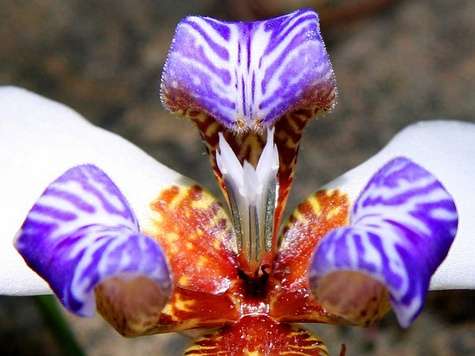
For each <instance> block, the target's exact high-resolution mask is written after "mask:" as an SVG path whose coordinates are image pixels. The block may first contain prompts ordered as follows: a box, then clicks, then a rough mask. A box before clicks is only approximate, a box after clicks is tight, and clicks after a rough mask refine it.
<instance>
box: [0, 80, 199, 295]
mask: <svg viewBox="0 0 475 356" xmlns="http://www.w3.org/2000/svg"><path fill="white" fill-rule="evenodd" d="M83 163H92V164H95V165H97V166H98V167H100V168H101V169H103V170H104V171H105V172H106V173H107V174H108V175H109V176H110V177H111V178H112V180H113V181H114V182H115V183H116V184H117V186H118V187H119V189H120V190H121V191H122V193H123V194H124V195H125V197H126V198H127V199H128V201H129V203H130V205H131V207H132V209H133V210H134V211H135V213H136V215H137V217H138V219H139V222H140V221H143V219H145V217H146V216H147V214H148V212H147V207H148V205H149V203H150V202H151V200H152V199H153V198H154V197H155V196H156V195H157V194H158V193H159V192H160V190H161V188H162V187H164V186H167V185H171V184H181V183H190V181H188V180H187V179H186V178H184V177H183V176H181V175H179V174H178V173H176V172H174V171H172V170H170V169H169V168H167V167H165V166H163V165H162V164H160V163H158V162H157V161H155V160H154V159H153V158H152V157H150V156H148V155H147V154H146V153H144V152H143V151H141V150H140V149H139V148H137V147H136V146H134V145H133V144H131V143H130V142H128V141H126V140H124V139H123V138H121V137H119V136H117V135H115V134H112V133H110V132H107V131H105V130H103V129H100V128H98V127H95V126H93V125H91V124H90V123H89V122H88V121H86V120H85V119H84V118H82V117H81V116H80V115H79V114H77V113H76V112H75V111H73V110H71V109H70V108H68V107H66V106H64V105H62V104H59V103H57V102H54V101H51V100H48V99H45V98H43V97H41V96H39V95H37V94H34V93H31V92H28V91H26V90H24V89H20V88H15V87H0V221H1V223H0V294H10V295H32V294H43V293H50V289H49V287H48V286H47V284H46V283H45V282H44V281H43V280H42V279H41V278H40V277H38V276H37V275H36V274H35V273H34V272H33V271H32V270H30V268H29V267H28V266H27V265H26V264H25V262H24V261H23V259H22V258H21V256H20V255H19V254H18V252H17V251H16V250H15V249H14V247H13V239H14V237H15V234H16V232H17V231H18V229H19V228H20V226H21V224H22V223H23V220H24V219H25V217H26V215H27V213H28V211H29V210H30V209H31V207H32V206H33V204H34V203H35V201H36V199H38V197H39V196H40V195H41V193H42V192H43V191H44V189H45V188H46V187H47V186H48V184H49V183H51V182H52V181H53V180H54V179H56V178H57V177H59V176H60V175H61V174H62V173H64V172H65V171H66V170H67V169H68V168H71V167H73V166H75V165H79V164H83Z"/></svg>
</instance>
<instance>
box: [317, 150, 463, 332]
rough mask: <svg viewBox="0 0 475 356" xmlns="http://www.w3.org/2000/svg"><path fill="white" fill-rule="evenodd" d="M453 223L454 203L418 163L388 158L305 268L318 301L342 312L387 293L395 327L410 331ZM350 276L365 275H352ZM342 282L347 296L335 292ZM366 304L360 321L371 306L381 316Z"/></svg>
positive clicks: (449, 240)
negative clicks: (345, 223)
mask: <svg viewBox="0 0 475 356" xmlns="http://www.w3.org/2000/svg"><path fill="white" fill-rule="evenodd" d="M457 224H458V217H457V210H456V207H455V204H454V202H453V200H452V197H451V196H450V194H449V193H448V192H447V191H446V190H445V189H444V187H443V186H442V184H441V183H440V182H439V181H437V179H436V178H435V177H434V176H432V175H431V174H430V173H429V172H428V171H426V170H425V169H424V168H422V167H420V166H419V165H417V164H416V163H414V162H412V161H410V160H408V159H406V158H402V157H400V158H396V159H393V160H392V161H390V162H389V163H387V164H386V165H385V166H384V167H383V168H381V169H380V170H379V171H378V172H377V173H376V174H375V175H374V176H373V177H372V178H371V180H370V181H369V183H368V185H367V186H366V187H365V188H364V190H363V192H362V193H361V194H360V196H359V197H358V199H357V201H356V203H355V204H354V206H353V210H352V214H351V223H350V225H349V226H348V227H343V228H339V229H335V230H333V231H332V232H330V233H329V234H328V235H327V236H326V237H325V238H324V239H323V240H322V241H321V243H320V245H319V246H318V247H317V249H316V252H315V254H314V256H313V259H312V262H311V269H310V283H311V287H312V290H313V291H314V294H315V295H316V297H317V298H320V299H322V301H323V304H325V301H330V300H332V301H331V302H329V304H331V306H330V309H334V310H333V311H335V312H336V313H337V314H345V312H343V309H345V308H346V307H348V306H350V305H353V307H355V308H358V307H361V305H360V304H361V303H371V302H375V301H376V297H377V296H378V298H379V296H383V295H384V293H381V292H382V291H381V288H383V289H384V288H385V289H387V291H388V292H389V295H390V301H391V304H392V306H393V309H394V311H395V313H396V315H397V317H398V320H399V323H400V324H401V326H403V327H407V326H409V324H410V323H411V322H412V321H413V320H414V319H415V317H416V316H417V315H418V314H419V312H420V311H421V309H422V307H423V304H424V299H425V296H426V294H427V291H428V288H429V282H430V278H431V276H432V274H433V273H434V272H435V270H436V269H437V267H438V266H439V265H440V264H441V262H442V261H443V260H444V258H445V257H446V255H447V253H448V251H449V248H450V246H451V244H452V241H453V239H454V237H455V234H456V231H457ZM354 272H361V274H362V275H360V276H358V277H356V278H353V277H355V276H356V275H355V274H354ZM358 275H359V274H358ZM368 277H372V278H368ZM343 281H346V282H347V284H346V286H348V290H349V291H350V292H348V293H347V292H346V290H342V289H339V290H338V291H337V290H336V289H335V286H336V285H340V286H341V285H343ZM350 283H354V284H353V285H352V284H350ZM356 284H359V286H356ZM362 286H363V287H362ZM383 286H384V287H383ZM331 290H334V292H335V293H332V292H330V291H331ZM332 294H333V295H332ZM337 294H338V295H337ZM373 297H374V298H373ZM372 298H373V300H372ZM350 299H351V300H350ZM380 302H381V303H383V302H384V301H382V300H381V301H380ZM373 304H374V303H373ZM364 307H365V306H364ZM367 307H368V308H367V310H363V311H362V314H363V316H368V315H367V314H368V309H371V310H370V311H369V312H374V313H378V312H379V311H380V309H378V307H375V306H374V305H373V306H369V304H368V305H367ZM341 316H343V317H345V315H341Z"/></svg>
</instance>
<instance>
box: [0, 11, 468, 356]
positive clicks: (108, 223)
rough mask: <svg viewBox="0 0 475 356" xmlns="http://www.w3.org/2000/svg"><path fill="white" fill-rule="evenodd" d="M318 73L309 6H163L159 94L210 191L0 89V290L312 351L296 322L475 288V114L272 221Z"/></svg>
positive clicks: (377, 315) (431, 125)
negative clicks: (271, 14)
mask: <svg viewBox="0 0 475 356" xmlns="http://www.w3.org/2000/svg"><path fill="white" fill-rule="evenodd" d="M335 83H336V82H335V78H334V75H333V71H332V67H331V63H330V61H329V57H328V54H327V52H326V49H325V46H324V43H323V41H322V38H321V35H320V28H319V22H318V16H317V14H316V13H315V12H313V11H311V10H300V11H296V12H293V13H291V14H289V15H285V16H281V17H277V18H274V19H270V20H266V21H258V22H249V23H246V22H235V23H229V22H222V21H218V20H215V19H212V18H208V17H187V18H185V19H184V20H182V21H181V22H180V23H179V25H178V27H177V30H176V33H175V37H174V39H173V42H172V45H171V49H170V51H169V55H168V59H167V62H166V65H165V68H164V72H163V77H162V83H161V99H162V102H163V104H164V105H165V107H166V108H168V109H169V110H170V111H171V112H173V113H178V114H181V115H183V116H185V117H188V118H190V119H191V120H193V122H194V123H195V124H196V126H197V127H198V129H199V132H200V134H201V136H202V139H203V141H204V143H205V145H206V148H207V151H208V153H209V157H210V161H211V166H212V169H213V172H214V174H215V176H216V179H217V181H218V183H219V186H220V187H221V189H222V191H223V193H224V197H225V202H226V204H224V205H222V204H220V203H219V201H218V200H217V199H216V198H215V197H213V196H212V195H211V194H210V193H209V192H207V191H206V190H205V189H204V188H203V187H201V186H199V185H198V184H196V183H194V182H192V181H191V180H189V179H187V178H185V177H183V176H181V175H179V174H178V173H176V172H174V171H172V170H170V169H168V168H167V167H165V166H163V165H162V164H160V163H158V162H156V161H155V160H154V159H152V158H151V157H149V156H147V154H145V153H144V152H142V151H141V150H140V149H138V148H136V147H135V146H133V145H132V144H130V143H128V142H127V141H125V140H123V139H122V138H120V137H118V136H116V135H114V134H112V133H109V132H107V131H104V130H102V129H100V128H97V127H94V126H92V125H91V124H89V123H88V122H87V121H86V120H84V119H83V118H82V117H81V116H80V115H78V114H77V113H75V112H74V111H72V110H71V109H69V108H67V107H65V106H63V105H61V104H59V103H56V102H53V101H50V100H48V99H45V98H42V97H40V96H38V95H36V94H33V93H30V92H27V91H25V90H23V89H18V88H13V87H5V88H2V89H0V112H1V117H0V145H1V147H2V150H1V152H0V158H1V167H2V174H1V183H2V184H1V185H0V196H1V199H2V200H1V202H0V208H1V216H2V223H1V224H0V236H1V244H2V245H1V248H0V261H1V262H0V263H1V264H2V269H1V273H0V291H1V292H2V293H3V294H11V295H25V294H42V293H48V292H50V291H52V292H54V293H55V294H56V296H57V297H58V299H59V300H60V302H61V303H62V304H63V306H64V307H65V308H66V309H68V310H69V311H71V312H73V313H75V314H77V315H79V316H92V315H94V313H95V311H96V310H97V311H98V312H99V313H100V314H101V315H102V316H103V317H104V318H105V319H106V320H107V321H108V322H109V323H110V324H111V325H112V326H113V327H114V328H115V329H116V330H117V331H118V332H119V333H121V334H122V335H124V336H138V335H146V334H154V333H165V332H172V331H177V332H181V331H184V330H189V329H200V330H203V329H204V330H208V331H205V332H204V333H203V334H202V336H200V337H198V338H197V339H195V340H194V342H193V344H192V345H191V346H190V347H189V348H188V349H187V350H186V352H185V354H186V355H218V354H219V355H276V354H282V355H284V354H286V355H326V354H327V350H326V347H325V345H324V344H323V342H322V341H321V340H320V339H319V338H318V337H317V336H315V335H312V333H311V332H310V331H308V330H306V329H304V328H302V327H300V326H296V325H294V323H329V324H352V325H363V326H366V325H370V324H372V323H374V322H376V321H377V320H379V319H381V318H382V317H383V316H384V315H385V314H386V313H387V312H388V311H389V310H390V309H391V308H392V309H393V311H394V313H395V314H396V316H397V319H398V321H399V323H400V325H401V326H402V327H407V326H409V325H410V324H411V322H412V321H413V320H414V319H415V318H416V317H417V315H418V314H419V313H420V312H421V309H422V307H423V304H424V299H425V297H426V294H427V292H428V290H429V288H432V289H450V288H472V287H473V286H475V273H474V271H475V268H474V262H473V260H474V259H473V257H474V256H475V254H474V252H473V251H474V247H473V243H472V240H473V238H474V233H475V224H474V218H473V212H474V211H475V209H474V208H475V207H474V204H475V203H474V200H475V199H474V195H475V194H474V190H473V181H474V179H475V168H474V164H473V157H475V149H474V145H473V142H474V139H475V127H474V125H473V124H469V123H463V122H446V121H435V122H425V123H420V124H416V125H413V126H410V127H408V128H406V129H405V130H403V131H402V132H401V133H399V134H398V135H397V136H396V137H395V138H394V139H393V140H392V141H391V142H390V143H389V144H388V145H387V146H386V147H385V148H384V149H383V150H382V151H381V152H379V153H378V154H376V155H375V156H374V157H372V158H371V159H370V160H368V161H367V162H365V163H363V164H362V165H360V166H358V167H357V168H355V169H353V170H351V171H350V172H348V173H347V174H344V175H343V176H342V177H340V178H338V179H336V180H335V181H333V182H332V183H330V184H328V185H327V186H325V187H323V188H322V189H321V190H319V191H317V192H316V193H314V194H312V195H310V196H309V197H308V199H306V200H305V201H304V202H302V203H301V204H300V205H299V206H298V207H297V208H296V209H295V210H294V212H293V213H292V214H291V216H290V218H289V219H288V221H287V223H286V224H285V225H283V226H282V227H281V221H282V215H283V211H284V208H285V205H286V201H287V197H288V194H289V192H290V188H291V185H292V181H293V178H294V168H295V164H296V160H297V153H298V149H299V142H300V138H301V136H302V132H303V130H304V127H305V126H306V124H307V123H308V122H309V121H310V120H311V119H312V118H314V117H315V116H317V115H318V114H321V113H325V112H328V111H330V110H331V109H332V108H333V106H334V105H335V100H336V96H337V91H336V84H335ZM15 236H16V237H15ZM14 237H15V239H14ZM13 239H14V246H15V248H16V250H15V249H14V248H13V246H12V241H13ZM22 258H23V259H24V261H23V260H22ZM25 262H26V263H25ZM441 264H442V265H441ZM439 265H440V267H439ZM27 266H28V267H29V268H28V267H27ZM33 271H34V272H36V274H35V273H34V272H33Z"/></svg>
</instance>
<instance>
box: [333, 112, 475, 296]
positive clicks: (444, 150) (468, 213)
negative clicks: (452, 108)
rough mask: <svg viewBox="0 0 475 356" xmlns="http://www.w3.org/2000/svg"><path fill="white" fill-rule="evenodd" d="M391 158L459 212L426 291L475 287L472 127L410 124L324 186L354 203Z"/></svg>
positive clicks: (474, 142)
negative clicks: (422, 176)
mask: <svg viewBox="0 0 475 356" xmlns="http://www.w3.org/2000/svg"><path fill="white" fill-rule="evenodd" d="M396 156H406V157H408V158H410V159H411V160H413V161H414V162H416V163H418V164H420V165H421V166H423V167H424V168H426V169H427V170H428V171H430V172H431V173H432V174H434V176H436V177H437V178H438V179H439V180H440V182H441V183H442V184H443V185H444V186H445V188H446V189H447V191H448V192H449V193H450V194H451V195H452V197H453V198H454V201H455V204H456V206H457V210H458V214H459V226H458V232H457V235H456V237H455V241H454V243H453V245H452V247H451V249H450V251H449V254H448V256H447V258H446V259H445V261H444V262H443V263H442V265H441V266H440V267H439V269H438V270H437V271H436V273H435V274H434V276H433V277H432V280H431V289H465V288H470V289H475V124H472V123H468V122H461V121H427V122H420V123H417V124H414V125H411V126H409V127H407V128H405V129H404V130H402V131H401V132H400V133H398V134H397V135H396V136H395V137H394V138H393V139H392V140H391V142H389V144H388V145H387V146H386V147H385V148H384V149H382V150H381V151H380V152H379V153H377V154H376V155H375V156H373V157H372V158H370V159H369V160H368V161H366V162H365V163H363V164H361V165H360V166H358V167H356V168H354V169H352V170H351V171H349V172H347V173H346V174H344V175H342V176H340V177H339V178H337V179H335V180H334V181H332V182H331V183H329V184H328V185H326V186H325V188H330V187H331V188H337V187H339V188H341V189H342V190H343V191H345V192H347V193H348V194H349V195H350V198H351V200H352V201H355V199H356V197H357V196H358V194H359V193H360V192H361V191H362V189H363V188H364V185H365V184H366V182H367V181H368V179H369V177H370V176H371V175H372V174H373V173H374V172H376V170H378V169H379V168H380V167H382V166H383V165H384V164H385V163H386V162H388V161H389V160H390V159H392V158H394V157H396Z"/></svg>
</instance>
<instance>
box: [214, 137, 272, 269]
mask: <svg viewBox="0 0 475 356" xmlns="http://www.w3.org/2000/svg"><path fill="white" fill-rule="evenodd" d="M216 162H217V165H218V168H219V170H220V172H221V174H222V176H223V180H224V184H225V188H226V193H227V199H228V203H229V208H230V210H231V217H232V221H233V225H234V229H235V233H236V238H237V248H238V252H239V254H241V255H242V256H243V257H244V259H245V260H246V261H247V262H248V264H249V268H250V270H251V272H256V271H257V269H258V267H259V265H260V262H261V261H262V259H263V256H264V254H265V253H266V252H269V251H271V249H272V235H273V228H274V211H275V207H276V203H277V192H278V180H277V172H278V170H279V152H278V150H277V146H276V145H275V143H274V128H272V129H267V139H266V144H265V146H264V148H263V150H262V153H261V156H260V158H259V161H258V163H257V166H256V167H255V168H254V166H252V165H251V164H250V163H249V162H248V161H244V163H243V164H242V165H241V163H240V162H239V159H238V158H237V156H236V154H235V153H234V151H233V150H232V148H231V146H230V145H229V144H228V142H227V141H226V139H225V138H224V136H223V134H222V133H219V149H218V152H217V154H216Z"/></svg>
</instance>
